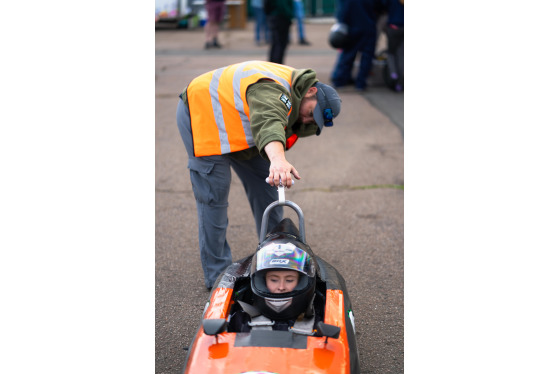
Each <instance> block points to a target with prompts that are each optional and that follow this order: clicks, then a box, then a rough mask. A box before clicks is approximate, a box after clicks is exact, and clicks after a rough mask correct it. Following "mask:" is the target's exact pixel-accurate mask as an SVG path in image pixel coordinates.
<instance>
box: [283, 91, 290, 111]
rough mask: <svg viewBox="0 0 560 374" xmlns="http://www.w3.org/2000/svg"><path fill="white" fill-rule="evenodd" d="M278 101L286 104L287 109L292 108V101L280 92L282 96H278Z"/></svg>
mask: <svg viewBox="0 0 560 374" xmlns="http://www.w3.org/2000/svg"><path fill="white" fill-rule="evenodd" d="M280 101H281V102H283V103H284V105H285V106H286V108H288V110H290V109H291V108H292V102H291V101H290V98H289V97H288V96H286V95H285V94H282V96H280Z"/></svg>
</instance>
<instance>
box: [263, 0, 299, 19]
mask: <svg viewBox="0 0 560 374" xmlns="http://www.w3.org/2000/svg"><path fill="white" fill-rule="evenodd" d="M264 9H265V13H266V15H267V16H281V17H285V18H288V19H290V20H291V19H292V17H293V16H294V1H293V0H264Z"/></svg>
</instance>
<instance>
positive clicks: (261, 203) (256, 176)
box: [177, 100, 283, 288]
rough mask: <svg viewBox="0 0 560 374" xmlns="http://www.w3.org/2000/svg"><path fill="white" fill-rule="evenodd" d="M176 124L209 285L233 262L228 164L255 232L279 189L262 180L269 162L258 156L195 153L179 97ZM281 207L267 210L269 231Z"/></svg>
mask: <svg viewBox="0 0 560 374" xmlns="http://www.w3.org/2000/svg"><path fill="white" fill-rule="evenodd" d="M177 126H178V127H179V133H180V134H181V138H182V139H183V143H184V144H185V148H186V149H187V153H188V155H189V161H188V167H189V169H190V178H191V184H192V188H193V192H194V196H195V199H196V208H197V211H198V244H199V248H200V260H201V263H202V270H203V272H204V283H205V285H206V287H207V288H210V287H212V286H213V285H214V282H215V281H216V279H217V278H218V276H219V275H220V273H221V272H222V271H224V270H225V268H226V267H228V266H229V265H230V264H231V263H232V256H231V248H230V247H229V244H228V242H227V238H226V231H227V226H228V215H227V208H228V196H229V189H230V185H231V168H233V170H234V171H235V173H236V174H237V175H238V176H239V179H241V182H242V184H243V187H244V189H245V194H246V195H247V199H248V200H249V204H250V206H251V210H252V212H253V217H254V219H255V224H256V229H257V236H258V235H259V234H260V230H261V221H262V215H263V213H264V211H265V209H266V207H267V206H268V205H269V204H270V203H272V202H274V201H276V200H278V191H277V189H276V188H275V187H271V186H270V185H269V184H268V183H266V182H265V179H266V177H268V175H269V168H270V162H269V161H268V160H265V159H263V158H262V157H260V156H258V157H254V158H252V159H250V160H242V161H241V160H236V159H234V158H233V157H230V156H228V155H217V156H204V157H195V156H194V150H193V140H192V131H191V121H190V115H189V108H188V106H187V105H185V103H183V101H182V100H179V104H178V105H177ZM230 167H231V168H230ZM282 209H283V208H281V207H280V208H275V209H274V210H273V211H272V212H271V213H270V216H269V222H268V228H267V230H268V231H270V230H271V229H272V228H273V227H274V226H276V225H277V224H278V223H279V222H280V221H281V220H282V217H283V210H282ZM268 231H267V232H268ZM255 250H256V248H255Z"/></svg>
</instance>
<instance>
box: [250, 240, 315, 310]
mask: <svg viewBox="0 0 560 374" xmlns="http://www.w3.org/2000/svg"><path fill="white" fill-rule="evenodd" d="M270 270H295V271H297V272H298V273H299V279H298V283H297V284H296V286H295V288H294V289H293V290H292V291H290V292H285V293H272V292H270V291H269V289H268V288H267V287H266V273H267V272H268V271H270ZM315 273H316V266H315V262H314V259H313V258H312V257H311V255H310V254H309V253H308V252H306V251H305V250H303V249H301V248H299V247H297V246H296V245H295V244H293V243H290V242H283V243H278V242H274V243H270V244H267V245H265V246H263V247H262V248H260V249H259V250H258V251H257V252H256V253H255V254H254V255H253V260H252V263H251V289H252V291H253V294H254V303H253V305H254V306H255V307H257V308H258V309H259V311H260V312H261V313H262V314H263V315H264V316H266V317H268V318H270V319H273V320H288V319H295V318H296V317H297V316H298V315H300V314H301V313H304V312H305V311H306V310H307V307H308V306H309V303H310V302H311V301H312V300H313V296H314V294H315V282H316V281H315Z"/></svg>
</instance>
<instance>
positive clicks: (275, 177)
mask: <svg viewBox="0 0 560 374" xmlns="http://www.w3.org/2000/svg"><path fill="white" fill-rule="evenodd" d="M264 151H265V152H266V155H267V156H268V159H269V160H270V174H269V175H268V180H269V184H270V185H271V186H279V185H280V180H282V185H283V186H285V187H287V188H290V187H291V186H292V175H293V176H294V178H296V179H301V177H300V176H299V173H298V172H297V170H296V168H295V167H293V166H292V164H290V163H289V162H288V161H287V160H286V155H285V152H284V145H283V144H282V143H281V142H270V143H268V144H267V145H266V146H265V147H264Z"/></svg>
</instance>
